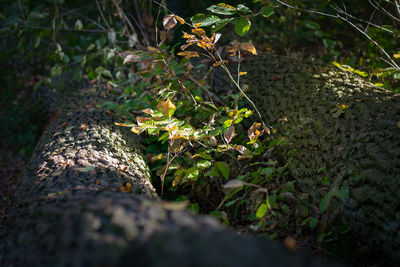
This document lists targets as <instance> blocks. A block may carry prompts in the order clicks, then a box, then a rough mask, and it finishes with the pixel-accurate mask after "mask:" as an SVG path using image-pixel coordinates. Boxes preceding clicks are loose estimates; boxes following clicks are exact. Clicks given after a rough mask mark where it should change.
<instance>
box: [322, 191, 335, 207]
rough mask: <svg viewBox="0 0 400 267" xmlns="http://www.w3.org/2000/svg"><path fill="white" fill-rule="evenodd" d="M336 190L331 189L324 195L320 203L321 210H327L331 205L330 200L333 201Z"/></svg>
mask: <svg viewBox="0 0 400 267" xmlns="http://www.w3.org/2000/svg"><path fill="white" fill-rule="evenodd" d="M335 191H336V190H332V191H329V193H328V194H326V195H325V196H324V198H323V199H322V200H321V202H320V203H319V210H320V211H321V212H325V211H326V209H327V208H328V206H329V202H330V201H331V198H332V195H333V194H334V193H335Z"/></svg>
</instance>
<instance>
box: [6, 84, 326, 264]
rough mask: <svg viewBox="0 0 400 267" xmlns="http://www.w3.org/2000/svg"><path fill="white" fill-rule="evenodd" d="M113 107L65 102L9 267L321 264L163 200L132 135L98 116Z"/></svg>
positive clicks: (39, 159)
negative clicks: (152, 181) (104, 107)
mask: <svg viewBox="0 0 400 267" xmlns="http://www.w3.org/2000/svg"><path fill="white" fill-rule="evenodd" d="M105 97H108V96H107V93H106V89H105V88H103V87H96V86H93V87H90V88H89V89H86V90H80V91H79V92H77V93H75V94H73V95H72V96H70V97H68V98H67V97H64V98H62V99H63V100H64V101H65V103H64V104H63V105H61V104H59V106H60V111H59V112H58V113H56V114H59V115H58V117H57V118H54V119H53V122H52V123H51V125H50V126H49V127H48V129H47V131H46V133H45V134H44V135H43V137H42V139H41V141H40V143H39V144H38V146H37V148H36V151H35V154H34V155H33V157H32V160H31V162H30V163H29V165H28V167H27V169H26V171H25V173H24V175H23V176H22V177H21V186H20V190H19V194H18V200H17V202H16V203H15V205H14V207H13V208H12V212H11V214H10V218H9V219H8V221H7V224H6V225H5V226H4V227H3V229H2V232H1V244H0V248H1V249H0V263H1V265H2V266H117V265H128V264H129V265H135V266H243V265H254V266H271V265H273V266H276V265H282V266H291V265H296V266H313V265H315V266H317V265H318V266H319V265H321V264H322V263H321V261H320V260H318V259H315V258H314V257H310V256H309V255H305V254H303V253H299V252H296V253H293V252H291V251H287V250H286V249H284V248H282V247H280V246H279V245H278V244H276V243H273V242H271V241H267V240H261V239H256V238H254V237H250V236H238V235H236V234H235V233H233V232H231V231H229V230H227V229H225V228H223V227H221V226H220V225H219V224H218V223H217V222H216V221H215V220H214V219H212V218H210V217H203V216H198V215H194V214H192V213H189V212H186V211H185V210H184V207H183V206H182V205H181V204H179V203H178V204H171V203H167V202H163V201H161V200H159V199H158V197H157V195H156V192H155V189H154V188H153V186H152V185H151V183H150V174H149V170H148V167H147V165H146V163H145V161H144V159H143V156H142V154H141V153H140V150H139V149H138V143H137V142H136V139H135V137H134V135H133V134H132V133H130V132H127V131H124V129H121V128H117V127H115V126H113V122H114V121H115V120H117V118H116V117H115V116H113V115H112V114H110V113H107V112H105V111H104V110H102V109H100V108H97V107H96V104H97V103H100V102H102V101H104V100H105ZM127 183H130V184H131V185H132V188H131V191H130V192H123V191H124V190H125V191H129V190H126V189H127V187H126V185H127Z"/></svg>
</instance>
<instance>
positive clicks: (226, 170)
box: [215, 161, 231, 179]
mask: <svg viewBox="0 0 400 267" xmlns="http://www.w3.org/2000/svg"><path fill="white" fill-rule="evenodd" d="M215 167H217V169H218V171H219V172H220V173H221V174H222V176H223V177H224V178H225V179H228V178H229V175H230V173H231V169H230V167H229V165H228V164H227V163H226V162H223V161H218V162H216V163H215Z"/></svg>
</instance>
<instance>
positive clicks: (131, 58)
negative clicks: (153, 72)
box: [124, 54, 140, 64]
mask: <svg viewBox="0 0 400 267" xmlns="http://www.w3.org/2000/svg"><path fill="white" fill-rule="evenodd" d="M139 59H140V57H139V56H138V55H135V54H128V55H126V57H125V58H124V64H126V63H130V62H137V61H138V60H139Z"/></svg>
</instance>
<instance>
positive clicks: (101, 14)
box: [96, 0, 111, 30]
mask: <svg viewBox="0 0 400 267" xmlns="http://www.w3.org/2000/svg"><path fill="white" fill-rule="evenodd" d="M96 5H97V9H98V10H99V13H100V16H101V18H102V19H103V21H104V23H105V24H106V26H107V28H108V29H109V30H111V27H110V25H109V24H108V22H107V20H106V18H105V17H104V14H103V11H102V10H101V7H100V4H99V1H98V0H96Z"/></svg>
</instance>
